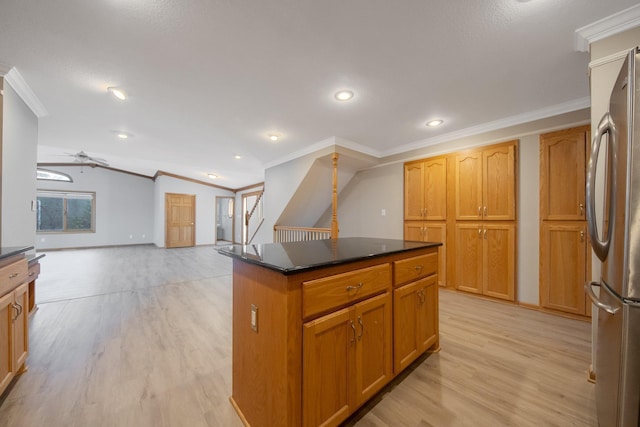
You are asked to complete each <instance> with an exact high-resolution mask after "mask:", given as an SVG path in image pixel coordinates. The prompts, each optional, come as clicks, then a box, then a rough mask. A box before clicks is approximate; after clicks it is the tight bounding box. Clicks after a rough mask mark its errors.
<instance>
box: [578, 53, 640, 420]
mask: <svg viewBox="0 0 640 427" xmlns="http://www.w3.org/2000/svg"><path fill="white" fill-rule="evenodd" d="M639 72H640V51H639V50H638V48H636V49H633V50H631V51H630V52H629V53H628V55H627V57H626V59H625V61H624V64H623V65H622V69H621V71H620V74H619V75H618V78H617V80H616V83H615V85H614V87H613V90H612V93H611V98H610V100H609V111H608V112H607V113H606V114H605V115H604V117H602V120H601V121H600V123H599V125H598V128H597V130H596V132H595V134H594V138H593V143H592V147H591V158H590V161H589V168H588V171H587V188H586V190H587V221H588V226H589V233H590V235H591V240H592V246H593V250H594V252H595V253H596V255H597V256H598V258H599V259H600V260H601V261H602V273H601V278H600V282H592V283H589V284H587V285H586V286H585V288H586V291H587V294H588V295H589V297H590V298H591V301H592V302H593V304H594V305H595V306H596V307H598V309H599V310H598V316H597V317H598V327H597V331H598V332H597V339H596V358H595V359H596V365H595V374H596V406H597V412H598V422H599V424H600V426H601V427H610V426H611V427H615V426H625V427H627V426H634V427H637V426H639V425H640V123H638V122H639V121H640V120H639V119H640V116H639V114H640V80H639ZM605 147H606V151H605V153H606V155H605V158H606V160H605V161H604V163H605V164H604V165H603V166H604V168H601V169H602V170H604V173H603V174H602V177H603V180H602V182H603V183H604V209H603V215H602V217H603V218H602V223H601V224H597V223H596V209H595V203H594V202H595V185H596V165H597V160H598V154H599V152H600V150H601V148H602V149H605ZM598 182H600V180H599V181H598ZM597 287H599V288H600V292H599V295H596V292H595V291H594V288H597Z"/></svg>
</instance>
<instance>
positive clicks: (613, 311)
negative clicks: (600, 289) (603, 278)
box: [584, 282, 620, 314]
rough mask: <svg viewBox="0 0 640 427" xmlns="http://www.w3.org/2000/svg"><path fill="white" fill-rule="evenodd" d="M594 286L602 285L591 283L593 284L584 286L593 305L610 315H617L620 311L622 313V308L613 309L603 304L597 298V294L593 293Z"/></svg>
mask: <svg viewBox="0 0 640 427" xmlns="http://www.w3.org/2000/svg"><path fill="white" fill-rule="evenodd" d="M594 286H600V283H598V282H591V283H586V284H585V285H584V290H585V291H586V292H587V295H588V296H589V299H590V300H591V302H592V303H593V305H595V306H596V307H598V308H599V309H600V310H604V311H606V312H607V313H609V314H616V313H617V312H618V311H620V307H615V308H614V307H612V306H610V305H607V304H605V303H603V302H602V301H600V300H599V299H598V297H597V296H596V294H595V292H593V287H594Z"/></svg>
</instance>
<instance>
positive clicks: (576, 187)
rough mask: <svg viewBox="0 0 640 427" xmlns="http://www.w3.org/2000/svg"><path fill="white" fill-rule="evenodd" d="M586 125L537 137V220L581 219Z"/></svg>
mask: <svg viewBox="0 0 640 427" xmlns="http://www.w3.org/2000/svg"><path fill="white" fill-rule="evenodd" d="M590 139H591V136H590V130H589V126H581V127H579V128H573V129H567V130H562V131H558V132H552V133H547V134H544V135H541V136H540V182H541V183H542V185H541V186H540V219H541V220H564V221H580V220H584V219H585V173H586V164H587V158H588V155H589V152H588V149H587V147H588V146H589V142H590Z"/></svg>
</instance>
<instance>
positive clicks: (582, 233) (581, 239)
mask: <svg viewBox="0 0 640 427" xmlns="http://www.w3.org/2000/svg"><path fill="white" fill-rule="evenodd" d="M580 242H584V231H580Z"/></svg>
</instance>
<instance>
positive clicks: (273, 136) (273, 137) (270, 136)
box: [269, 134, 278, 141]
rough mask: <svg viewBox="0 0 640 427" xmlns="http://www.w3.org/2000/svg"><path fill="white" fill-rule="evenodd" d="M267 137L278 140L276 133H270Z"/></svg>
mask: <svg viewBox="0 0 640 427" xmlns="http://www.w3.org/2000/svg"><path fill="white" fill-rule="evenodd" d="M269 139H270V140H272V141H277V140H278V135H274V134H271V135H269Z"/></svg>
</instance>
